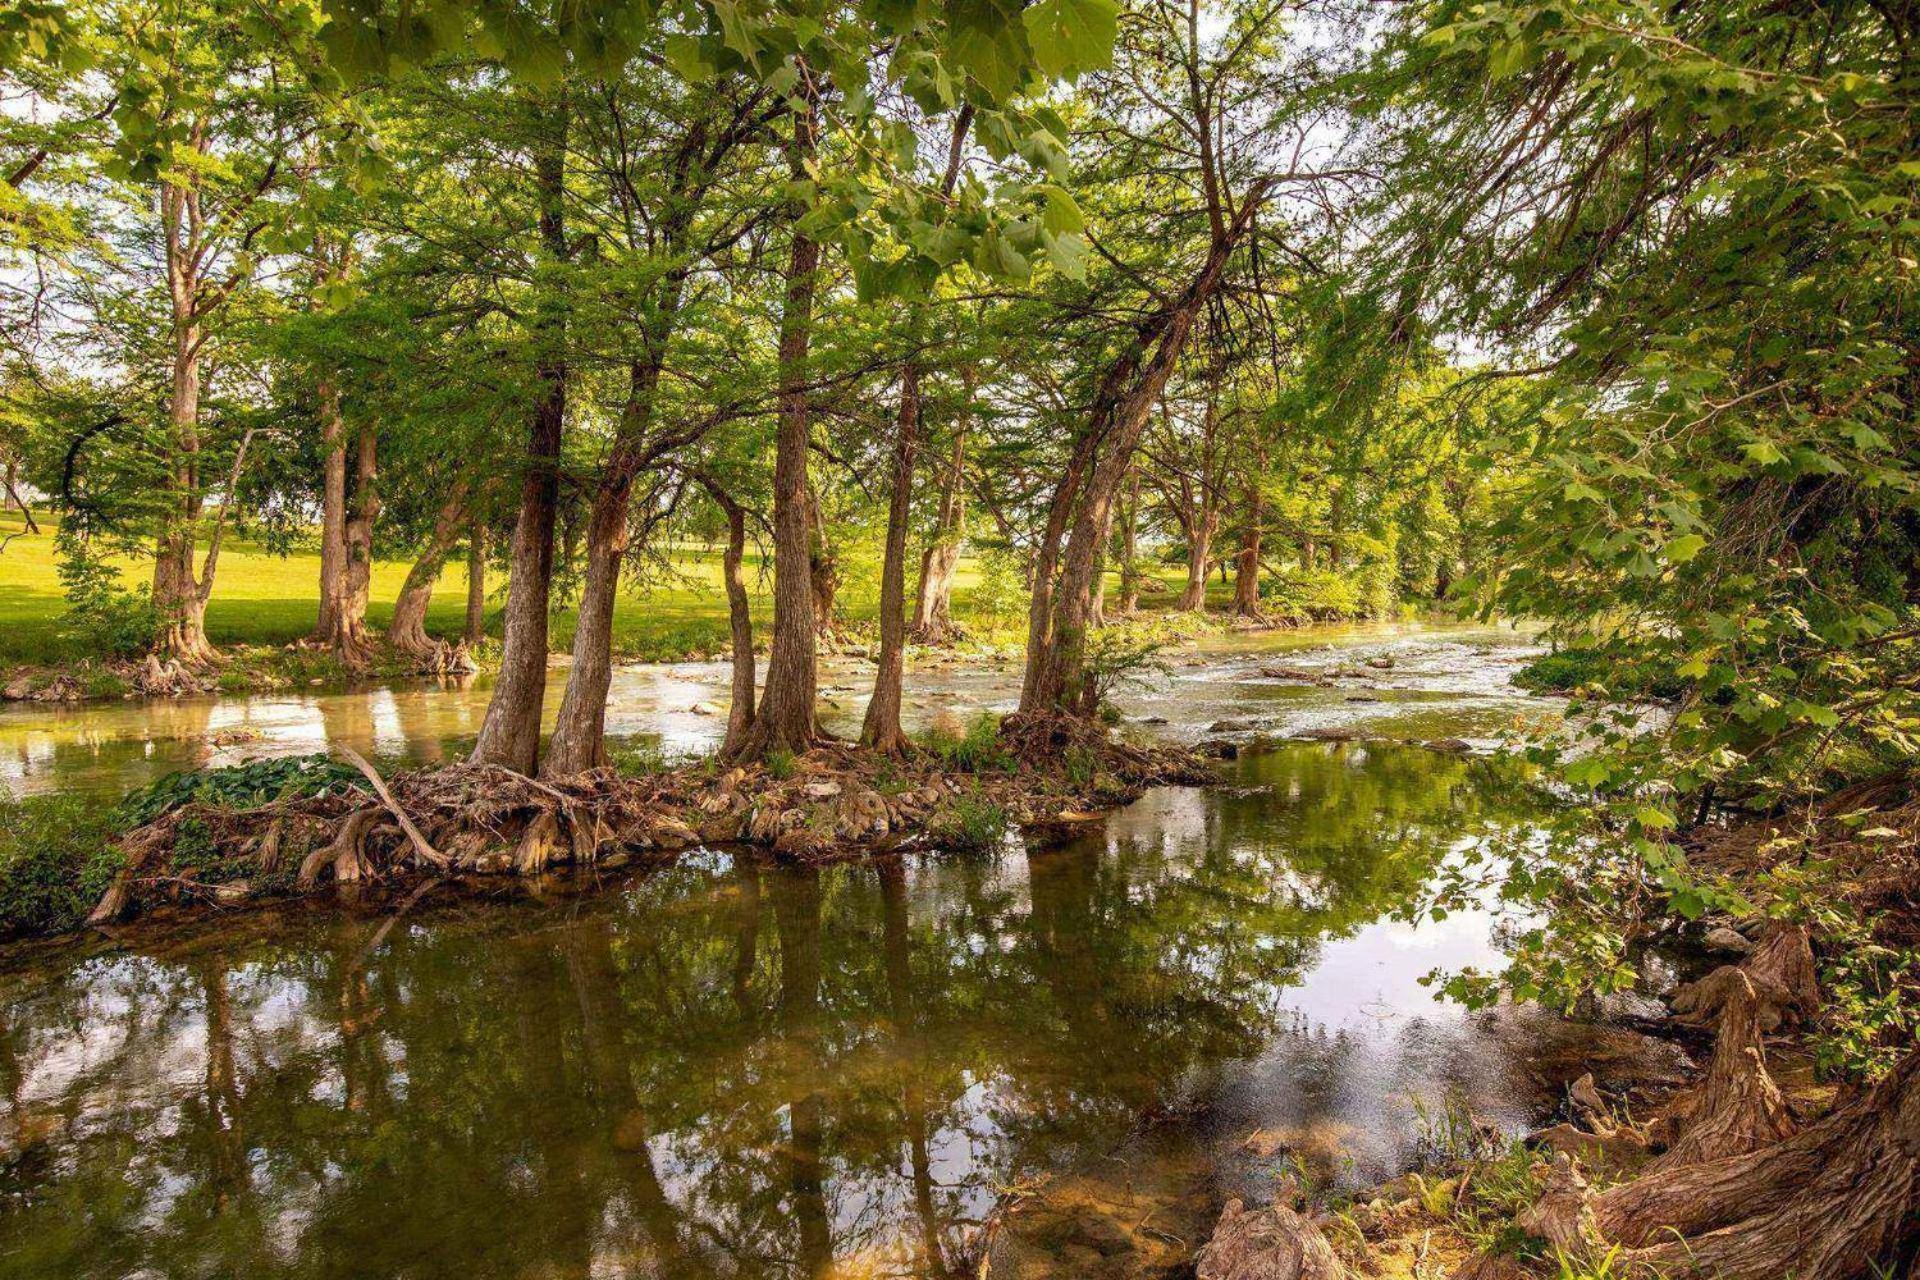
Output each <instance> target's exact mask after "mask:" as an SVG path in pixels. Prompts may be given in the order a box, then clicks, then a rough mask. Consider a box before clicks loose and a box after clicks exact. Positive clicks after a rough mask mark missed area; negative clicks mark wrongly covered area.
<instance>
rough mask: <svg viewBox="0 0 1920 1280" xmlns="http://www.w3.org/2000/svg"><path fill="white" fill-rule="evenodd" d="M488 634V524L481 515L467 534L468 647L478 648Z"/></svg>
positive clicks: (466, 632)
mask: <svg viewBox="0 0 1920 1280" xmlns="http://www.w3.org/2000/svg"><path fill="white" fill-rule="evenodd" d="M486 636H487V526H486V523H485V522H484V521H483V520H482V519H481V518H480V517H479V516H475V517H474V520H473V531H472V532H471V533H470V534H468V535H467V626H466V630H465V632H464V633H463V638H464V639H465V640H466V642H467V648H469V649H477V648H479V647H480V642H481V641H482V640H484V639H486Z"/></svg>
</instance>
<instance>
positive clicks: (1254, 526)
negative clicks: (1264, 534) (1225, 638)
mask: <svg viewBox="0 0 1920 1280" xmlns="http://www.w3.org/2000/svg"><path fill="white" fill-rule="evenodd" d="M1265 515H1266V512H1265V510H1264V509H1263V504H1262V502H1261V499H1260V489H1259V487H1258V486H1250V487H1249V488H1248V490H1247V526H1246V532H1245V533H1243V534H1242V535H1241V538H1240V563H1239V565H1238V566H1237V567H1236V569H1235V575H1236V576H1235V578H1234V582H1233V611H1234V612H1235V613H1237V614H1239V615H1240V616H1241V617H1243V618H1257V617H1259V616H1260V532H1261V531H1260V522H1261V520H1262V519H1264V518H1265Z"/></svg>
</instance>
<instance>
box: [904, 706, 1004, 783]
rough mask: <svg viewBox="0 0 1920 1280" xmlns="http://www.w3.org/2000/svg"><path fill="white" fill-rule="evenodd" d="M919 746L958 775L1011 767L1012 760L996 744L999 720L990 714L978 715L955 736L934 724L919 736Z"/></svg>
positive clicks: (950, 729) (949, 730) (1002, 747)
mask: <svg viewBox="0 0 1920 1280" xmlns="http://www.w3.org/2000/svg"><path fill="white" fill-rule="evenodd" d="M920 745H921V746H923V747H925V748H926V749H927V750H928V751H929V752H931V753H932V754H933V755H934V756H935V757H936V758H937V759H938V760H939V761H940V763H941V764H943V765H945V766H946V767H947V768H948V769H952V770H954V771H956V772H959V773H982V772H985V771H987V770H990V769H1011V768H1012V767H1013V757H1012V756H1011V755H1010V754H1008V752H1007V749H1006V748H1005V747H1004V746H1002V745H1001V743H1000V717H999V716H996V715H994V714H993V712H991V711H982V712H981V713H980V714H979V715H977V716H975V717H974V718H973V720H972V721H971V722H970V723H969V724H968V725H967V727H966V729H965V730H963V731H961V732H958V733H956V732H955V731H954V729H953V727H952V726H951V725H949V724H942V723H935V724H933V725H932V726H930V727H929V728H928V729H927V731H926V732H925V733H923V734H922V735H921V736H920Z"/></svg>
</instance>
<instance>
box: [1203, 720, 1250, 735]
mask: <svg viewBox="0 0 1920 1280" xmlns="http://www.w3.org/2000/svg"><path fill="white" fill-rule="evenodd" d="M1253 730H1254V723H1253V721H1251V720H1215V721H1214V722H1213V723H1212V724H1210V725H1208V726H1207V732H1208V733H1252V732H1253Z"/></svg>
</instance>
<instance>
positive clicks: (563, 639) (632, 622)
mask: <svg viewBox="0 0 1920 1280" xmlns="http://www.w3.org/2000/svg"><path fill="white" fill-rule="evenodd" d="M36 519H38V521H39V523H40V527H41V530H42V532H41V533H40V534H39V535H38V536H36V535H33V534H27V533H21V532H20V531H21V529H22V523H21V520H20V516H19V513H18V512H15V511H9V512H6V513H4V514H0V538H5V537H6V536H7V535H9V534H14V533H20V536H19V537H15V538H13V539H12V541H10V542H8V543H7V544H6V547H5V550H0V666H11V665H18V664H24V663H31V664H49V665H51V664H57V663H61V662H67V661H72V660H75V659H79V658H83V657H88V656H93V655H89V654H88V653H87V652H86V647H85V641H84V638H83V637H77V636H70V635H67V634H65V632H64V627H63V623H62V617H61V615H62V611H63V609H64V607H65V602H64V600H63V598H62V596H61V591H60V580H59V577H58V576H57V574H56V573H55V557H54V545H53V536H52V528H53V522H52V520H51V519H50V518H49V517H47V516H45V515H36ZM840 559H841V583H842V585H841V588H840V595H839V604H840V614H841V617H842V618H843V619H844V620H845V621H847V622H849V623H852V624H855V625H859V624H863V623H869V622H871V621H872V620H873V619H874V618H875V617H876V616H877V615H878V613H879V577H880V573H879V549H878V547H877V546H875V547H872V548H868V547H865V546H858V545H849V546H843V547H842V548H841V549H840ZM767 560H768V563H767V564H766V566H765V572H764V573H763V572H762V562H761V558H760V557H759V556H757V555H754V554H752V553H749V556H748V563H747V568H746V572H747V588H748V590H749V591H750V592H751V593H752V594H753V600H754V613H755V615H756V617H755V622H756V625H757V626H759V627H761V628H763V629H764V627H765V626H766V624H767V622H768V618H769V615H770V613H771V611H772V607H773V597H772V593H771V590H770V588H771V585H772V582H771V575H772V567H771V563H770V562H771V556H770V555H769V556H768V557H767ZM408 567H409V565H408V562H406V561H379V562H376V563H375V565H374V568H373V602H372V605H371V606H370V607H369V609H368V611H367V613H368V620H369V622H370V623H371V624H372V625H373V626H374V627H376V628H384V627H385V626H386V624H387V620H388V619H389V618H390V617H391V616H392V613H393V598H394V596H395V594H396V593H398V592H399V590H400V584H401V582H402V581H403V580H404V579H405V577H406V575H407V569H408ZM981 569H982V566H981V565H980V563H979V562H978V560H976V559H975V558H973V557H971V556H969V557H966V558H964V559H962V561H961V564H960V570H959V576H958V579H957V580H956V583H955V587H954V609H955V611H956V613H958V614H959V615H960V617H961V618H963V619H965V620H968V621H970V622H972V623H973V624H974V625H976V626H980V625H981V624H983V623H984V624H988V625H989V626H990V627H991V626H999V627H1002V628H1007V629H1012V628H1015V627H1018V626H1020V625H1022V624H1023V620H1024V612H1023V610H1024V601H1023V600H1016V601H1014V602H1013V606H1012V608H1011V609H1009V606H1008V595H1007V592H1006V590H1005V584H1004V583H1002V584H1001V588H1002V589H1001V590H1000V591H999V592H993V591H990V590H983V581H982V574H981ZM914 571H915V572H917V564H916V566H915V569H914ZM122 572H123V574H124V576H125V578H126V581H127V583H128V585H129V586H132V585H136V584H138V583H141V582H145V581H147V580H148V575H149V574H150V573H151V572H152V566H151V563H150V562H148V561H143V560H129V561H128V562H127V563H126V564H125V565H124V566H123V569H122ZM1183 575H1184V570H1182V569H1181V568H1180V566H1178V565H1169V566H1165V567H1164V570H1163V574H1162V577H1163V580H1164V581H1165V582H1166V583H1167V584H1168V585H1169V588H1170V589H1177V584H1178V582H1179V581H1180V580H1181V579H1182V578H1183ZM319 581H320V553H319V549H318V546H317V545H315V546H313V547H311V548H307V549H303V550H299V551H295V552H293V553H291V554H289V555H284V556H282V555H276V554H272V553H270V552H268V551H267V550H265V549H264V548H263V547H262V546H260V545H259V544H258V543H257V542H249V541H248V540H246V539H244V538H237V539H230V540H228V541H227V542H226V543H225V544H224V545H223V546H222V548H221V551H220V569H219V573H218V575H217V577H216V579H215V582H214V587H213V599H212V600H211V601H210V602H209V603H208V605H207V632H208V634H209V635H210V636H211V637H212V639H213V641H214V643H215V644H219V645H231V644H252V645H282V644H287V643H289V642H291V641H294V640H298V639H299V638H301V637H302V636H304V635H306V634H307V633H308V632H309V631H310V630H312V627H313V619H314V615H315V613H316V611H317V609H318V607H319V598H320V591H319ZM910 583H911V577H910ZM505 585H506V577H505V574H504V573H502V572H499V571H498V570H491V569H490V571H489V573H488V582H487V586H488V604H487V616H488V629H489V631H490V632H493V633H494V634H497V633H498V630H499V619H498V614H499V611H500V607H501V605H502V604H503V603H504V600H505V595H504V588H505ZM909 589H911V586H910V588H909ZM1109 589H1110V590H1117V589H1118V583H1117V576H1116V578H1115V580H1114V581H1113V582H1112V583H1110V586H1109ZM1210 594H1211V595H1212V597H1213V600H1214V603H1216V604H1219V603H1222V602H1224V601H1226V600H1228V599H1230V598H1231V591H1230V589H1228V588H1225V587H1222V586H1221V585H1220V583H1219V579H1218V578H1217V577H1216V578H1215V579H1214V581H1213V586H1212V590H1211V593H1210ZM995 596H998V598H999V602H1000V608H1001V610H1002V612H1001V615H1000V616H999V617H997V618H982V617H981V616H980V614H981V608H980V606H981V604H982V603H984V602H987V601H988V600H990V599H991V598H992V597H995ZM1156 599H1157V600H1161V601H1164V600H1166V599H1167V597H1165V596H1160V597H1156ZM466 600H467V568H466V563H465V561H463V560H461V559H457V558H456V559H453V560H450V561H449V562H448V564H447V567H446V569H445V570H444V571H443V572H442V573H441V575H440V581H439V584H438V585H437V586H436V587H435V589H434V594H433V606H432V608H431V609H430V610H429V612H428V615H427V626H428V629H429V630H431V631H433V632H435V633H436V634H439V635H445V636H455V635H458V634H459V632H460V630H461V628H462V626H464V624H465V619H466ZM726 607H727V606H726V594H725V591H724V590H723V588H722V584H721V580H720V552H719V550H718V549H717V548H713V547H705V546H695V545H687V546H682V547H680V548H678V549H677V550H676V552H675V554H674V557H673V563H672V566H671V568H670V570H668V571H667V572H665V573H663V574H656V575H655V576H654V577H653V578H652V579H650V580H648V581H645V582H641V583H638V584H634V585H633V586H632V587H631V589H629V590H626V591H623V592H622V593H621V597H620V602H619V605H618V607H617V608H616V610H615V613H614V644H615V646H616V649H617V651H618V653H619V654H620V655H621V656H623V657H626V658H630V659H644V658H660V659H671V658H679V657H685V656H688V655H694V654H704V653H711V652H714V651H717V650H718V649H720V648H722V647H723V646H724V645H725V644H726V640H727V617H726ZM573 619H574V615H573V614H572V612H571V611H563V612H560V613H558V614H556V615H555V617H554V620H553V645H554V648H556V649H563V648H565V647H567V646H568V645H570V644H571V643H572V639H573Z"/></svg>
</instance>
